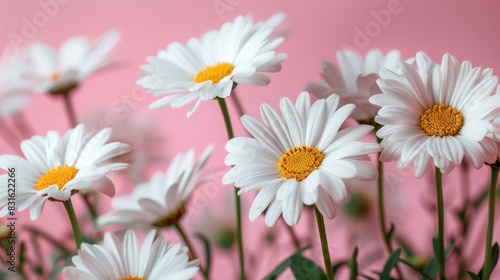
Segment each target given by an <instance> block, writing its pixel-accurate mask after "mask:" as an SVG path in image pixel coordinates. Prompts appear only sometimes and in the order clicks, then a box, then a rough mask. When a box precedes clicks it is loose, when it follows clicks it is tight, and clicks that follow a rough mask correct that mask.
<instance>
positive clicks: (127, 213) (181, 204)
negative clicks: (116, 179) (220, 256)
mask: <svg viewBox="0 0 500 280" xmlns="http://www.w3.org/2000/svg"><path fill="white" fill-rule="evenodd" d="M212 150H213V147H212V146H209V147H208V148H207V149H205V151H204V152H203V154H202V155H201V156H200V158H199V159H197V160H195V158H194V150H189V151H188V152H187V153H186V154H178V155H177V156H176V157H175V158H174V159H173V160H172V162H171V163H170V166H169V168H168V170H167V172H166V173H161V172H158V173H155V174H154V175H153V177H152V178H151V179H150V180H149V181H148V182H145V183H142V184H139V185H138V186H137V187H136V188H135V189H134V191H133V193H132V194H130V195H125V196H121V197H117V198H115V199H113V201H112V204H113V208H114V210H113V211H111V212H110V213H108V214H106V215H103V216H100V217H99V218H98V220H97V224H98V225H99V227H101V228H103V227H107V226H116V225H118V226H124V227H127V228H142V229H148V228H162V227H168V226H171V225H175V224H176V223H178V222H179V220H180V218H181V217H182V216H183V215H184V213H185V212H186V203H187V202H188V199H189V196H190V195H191V193H192V192H193V190H194V189H195V188H196V186H198V184H199V182H200V180H199V177H200V173H201V171H202V168H203V166H204V165H205V163H206V161H207V160H208V157H209V156H210V154H211V153H212Z"/></svg>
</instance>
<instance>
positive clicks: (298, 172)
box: [222, 92, 380, 227]
mask: <svg viewBox="0 0 500 280" xmlns="http://www.w3.org/2000/svg"><path fill="white" fill-rule="evenodd" d="M338 104H339V96H338V95H336V94H333V95H331V96H330V97H328V98H327V99H326V100H324V99H320V100H318V101H316V102H314V104H312V106H311V104H310V97H309V94H308V93H307V92H304V93H302V94H301V95H300V96H299V97H298V99H297V103H296V104H295V105H294V104H293V103H292V101H291V100H290V99H288V98H282V99H281V103H280V108H281V116H280V115H279V114H278V113H277V112H275V111H274V110H273V109H271V107H270V106H268V105H267V104H263V105H262V106H261V115H262V118H263V121H264V122H263V123H261V122H259V121H258V120H256V119H254V118H252V117H250V116H243V117H242V119H241V120H242V123H243V125H244V126H245V128H246V129H247V130H248V131H249V132H250V133H251V134H252V135H253V136H254V137H255V138H249V137H239V138H234V139H231V140H229V142H228V143H227V145H226V150H227V151H228V152H229V154H228V155H227V157H226V161H225V163H226V165H234V167H233V168H232V169H231V170H230V171H229V172H228V173H227V174H226V175H225V176H224V177H223V179H222V181H223V183H224V184H230V183H234V184H235V185H236V186H237V187H239V188H241V190H240V191H239V194H242V193H246V192H249V191H253V190H257V189H260V191H259V194H258V195H257V197H256V198H255V200H254V202H253V204H252V207H251V209H250V213H249V216H250V220H252V221H253V220H255V219H257V217H258V216H259V215H260V214H261V213H262V212H263V211H264V210H265V209H267V212H266V218H265V222H266V225H267V226H269V227H271V226H273V225H274V224H275V223H276V220H277V219H278V218H279V216H280V215H281V213H283V218H284V219H285V221H286V223H287V224H288V225H295V224H296V223H297V222H298V221H299V218H300V214H301V212H302V207H303V204H306V205H313V204H314V205H315V206H316V207H317V208H318V210H319V211H320V212H321V213H322V214H323V215H324V216H326V217H327V218H330V219H331V218H333V217H334V216H335V213H336V212H335V211H336V210H335V203H334V201H341V200H343V199H344V197H345V195H346V188H345V184H344V181H343V179H347V178H352V179H360V180H374V179H375V178H377V171H376V170H375V168H374V167H373V166H372V165H371V164H370V163H369V162H367V160H369V157H368V154H370V153H375V152H378V151H380V146H379V145H378V144H377V143H364V142H360V141H358V140H359V139H360V138H361V137H363V136H365V135H366V134H368V133H369V132H370V131H371V130H372V129H373V127H372V126H369V125H359V126H355V127H349V128H345V129H343V130H341V131H339V128H340V126H341V125H342V123H343V122H344V121H345V120H346V119H347V118H348V117H349V115H350V114H351V113H352V112H353V111H354V109H355V107H356V106H355V105H353V104H348V105H345V106H343V107H340V108H338Z"/></svg>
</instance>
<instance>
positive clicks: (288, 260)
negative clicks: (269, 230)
mask: <svg viewBox="0 0 500 280" xmlns="http://www.w3.org/2000/svg"><path fill="white" fill-rule="evenodd" d="M310 248H311V246H306V247H304V248H302V249H299V250H297V251H296V252H295V253H293V255H291V256H290V257H288V258H286V259H285V260H284V261H283V262H281V263H280V264H279V265H278V266H277V267H276V268H275V269H274V270H273V271H272V272H271V273H270V274H269V275H268V276H266V278H264V280H274V279H276V277H278V276H279V275H280V274H281V273H282V272H283V271H285V269H287V267H289V266H290V265H291V264H292V257H293V256H300V255H301V254H302V252H304V251H305V250H307V249H310Z"/></svg>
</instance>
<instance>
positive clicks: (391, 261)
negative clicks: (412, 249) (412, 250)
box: [380, 248, 401, 279]
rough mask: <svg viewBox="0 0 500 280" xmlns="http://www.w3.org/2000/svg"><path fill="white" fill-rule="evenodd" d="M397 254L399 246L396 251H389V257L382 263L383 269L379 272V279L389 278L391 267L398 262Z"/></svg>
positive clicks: (399, 253) (399, 251)
mask: <svg viewBox="0 0 500 280" xmlns="http://www.w3.org/2000/svg"><path fill="white" fill-rule="evenodd" d="M399 255H401V248H399V249H397V250H396V251H394V252H392V253H391V255H390V256H389V258H388V259H387V262H386V263H385V265H384V269H383V270H382V273H380V279H389V278H390V275H391V271H392V269H393V268H394V267H395V266H396V264H397V263H398V260H399Z"/></svg>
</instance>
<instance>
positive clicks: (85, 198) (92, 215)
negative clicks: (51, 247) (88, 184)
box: [82, 194, 98, 222]
mask: <svg viewBox="0 0 500 280" xmlns="http://www.w3.org/2000/svg"><path fill="white" fill-rule="evenodd" d="M82 198H83V202H84V203H85V206H87V209H88V210H89V213H90V218H91V219H92V221H93V222H95V220H96V219H97V216H98V214H97V209H95V206H94V205H93V204H92V202H90V195H89V194H82Z"/></svg>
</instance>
